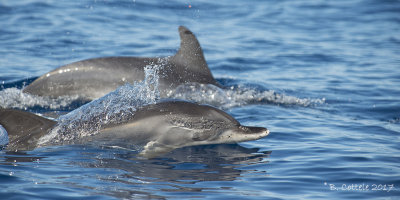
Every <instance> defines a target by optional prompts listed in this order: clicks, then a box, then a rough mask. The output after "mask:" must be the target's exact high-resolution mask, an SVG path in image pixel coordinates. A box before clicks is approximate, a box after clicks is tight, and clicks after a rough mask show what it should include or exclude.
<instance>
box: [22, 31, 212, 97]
mask: <svg viewBox="0 0 400 200" xmlns="http://www.w3.org/2000/svg"><path fill="white" fill-rule="evenodd" d="M179 35H180V38H181V44H180V48H179V51H178V52H177V53H176V54H175V55H174V56H169V57H164V58H144V57H102V58H94V59H88V60H82V61H78V62H74V63H71V64H68V65H65V66H61V67H59V68H57V69H55V70H53V71H51V72H49V73H46V74H44V75H42V76H41V77H39V78H38V79H36V80H35V81H34V82H32V83H31V84H30V85H28V86H27V87H26V88H24V90H23V91H24V92H26V93H30V94H34V95H39V96H49V97H51V98H57V97H60V96H78V97H79V98H81V99H84V100H93V99H97V98H99V97H102V96H104V95H105V94H107V93H109V92H111V91H114V90H115V89H116V88H118V87H119V86H121V85H123V84H125V83H127V82H129V83H133V82H135V81H136V82H140V81H142V80H143V79H144V70H143V69H144V67H145V66H147V65H159V66H161V68H160V71H159V76H160V84H159V90H160V93H161V95H162V96H165V95H166V93H167V92H169V91H170V90H173V89H175V88H176V87H177V86H179V85H181V84H184V83H190V82H197V83H202V84H214V85H218V83H217V82H216V80H215V79H214V77H213V75H212V74H211V71H210V69H209V68H208V65H207V62H206V60H205V58H204V55H203V51H202V49H201V47H200V44H199V42H198V40H197V39H196V36H195V35H194V34H193V33H192V32H191V31H190V30H189V29H187V28H186V27H184V26H180V27H179Z"/></svg>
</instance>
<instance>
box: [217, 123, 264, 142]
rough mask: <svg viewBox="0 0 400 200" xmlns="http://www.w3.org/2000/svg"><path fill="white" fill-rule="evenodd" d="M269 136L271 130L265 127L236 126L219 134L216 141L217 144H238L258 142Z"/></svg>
mask: <svg viewBox="0 0 400 200" xmlns="http://www.w3.org/2000/svg"><path fill="white" fill-rule="evenodd" d="M267 135H269V130H268V129H266V128H263V127H253V126H242V125H239V126H234V127H230V128H228V129H226V130H224V131H222V132H221V133H219V134H218V135H217V136H216V137H215V138H213V139H214V141H215V142H216V143H238V142H245V141H250V140H258V139H260V138H263V137H265V136H267Z"/></svg>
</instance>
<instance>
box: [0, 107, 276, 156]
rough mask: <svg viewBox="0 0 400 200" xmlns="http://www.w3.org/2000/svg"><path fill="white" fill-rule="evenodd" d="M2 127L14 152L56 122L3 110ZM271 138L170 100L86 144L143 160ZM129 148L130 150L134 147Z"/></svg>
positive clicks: (214, 113)
mask: <svg viewBox="0 0 400 200" xmlns="http://www.w3.org/2000/svg"><path fill="white" fill-rule="evenodd" d="M0 125H2V126H3V127H4V128H5V129H6V131H7V132H8V135H9V138H10V139H9V141H10V143H9V145H8V147H7V148H8V149H13V150H14V149H22V150H24V149H25V150H27V149H32V148H35V147H37V143H38V141H39V140H40V138H41V137H43V136H45V135H46V134H47V133H49V131H50V130H51V129H52V128H54V127H55V126H56V122H55V121H52V120H48V119H45V118H43V117H39V116H37V115H34V114H32V113H28V112H23V111H16V110H0ZM268 134H269V130H268V129H266V128H262V127H250V126H243V125H241V124H240V123H239V122H238V121H237V120H235V119H234V118H233V117H232V116H230V115H229V114H227V113H226V112H224V111H222V110H219V109H217V108H214V107H211V106H208V105H198V104H194V103H190V102H186V101H165V102H160V103H157V104H151V105H147V106H144V107H141V108H139V109H138V110H137V111H136V112H135V114H134V115H133V116H132V118H131V119H130V120H127V121H124V122H118V123H115V124H109V125H108V126H106V127H103V128H102V129H101V130H100V131H99V132H98V133H97V134H95V135H94V136H87V137H90V138H89V140H88V138H81V139H82V140H85V141H107V143H106V144H107V145H115V144H118V145H119V144H121V141H122V142H123V143H125V144H129V145H142V146H143V150H142V151H141V153H140V155H142V156H143V157H154V156H157V155H159V154H162V153H166V152H168V151H171V150H173V149H176V148H180V147H185V146H194V145H205V144H221V143H238V142H243V141H249V140H257V139H259V138H262V137H265V136H267V135H268ZM129 145H128V146H129Z"/></svg>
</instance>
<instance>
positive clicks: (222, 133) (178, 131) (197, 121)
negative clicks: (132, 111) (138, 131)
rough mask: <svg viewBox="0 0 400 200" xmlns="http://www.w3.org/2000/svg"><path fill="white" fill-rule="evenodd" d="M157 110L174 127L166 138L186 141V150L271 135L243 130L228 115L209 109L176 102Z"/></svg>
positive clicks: (257, 128)
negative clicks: (187, 148)
mask: <svg viewBox="0 0 400 200" xmlns="http://www.w3.org/2000/svg"><path fill="white" fill-rule="evenodd" d="M156 107H159V108H158V109H157V112H159V111H161V112H163V113H164V114H161V115H162V116H163V119H164V120H165V121H166V124H169V127H170V128H168V131H166V135H165V137H167V138H171V137H172V138H174V140H178V141H179V140H183V138H186V140H185V141H184V144H181V145H183V146H191V145H202V144H222V143H238V142H244V141H250V140H257V139H260V138H262V137H265V136H267V135H268V134H269V130H268V129H266V128H263V127H251V126H243V125H241V124H240V123H239V122H238V121H237V120H236V119H235V118H233V117H232V116H230V115H229V114H227V113H226V112H224V111H222V110H220V109H217V108H214V107H212V106H208V105H198V104H194V103H189V102H185V101H172V102H165V103H159V104H156ZM160 107H162V109H160ZM164 130H166V129H164ZM169 141H171V140H169Z"/></svg>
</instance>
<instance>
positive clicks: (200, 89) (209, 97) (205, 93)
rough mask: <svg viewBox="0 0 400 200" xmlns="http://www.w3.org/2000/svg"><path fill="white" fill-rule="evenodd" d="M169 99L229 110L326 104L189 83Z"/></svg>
mask: <svg viewBox="0 0 400 200" xmlns="http://www.w3.org/2000/svg"><path fill="white" fill-rule="evenodd" d="M168 97H169V98H176V99H185V100H188V101H194V102H197V103H205V104H210V105H214V106H218V107H220V108H224V109H228V108H232V107H236V106H242V105H246V104H255V103H268V104H278V105H296V106H304V107H307V106H312V105H319V104H324V103H325V99H324V98H322V99H311V98H298V97H294V96H290V95H285V94H279V93H277V92H275V91H274V90H266V91H259V90H256V89H252V88H248V87H241V86H237V87H230V88H225V89H221V88H219V87H217V86H214V85H210V84H199V83H188V84H184V85H181V86H179V87H177V88H176V89H175V90H174V91H173V92H170V93H169V94H168Z"/></svg>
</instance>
